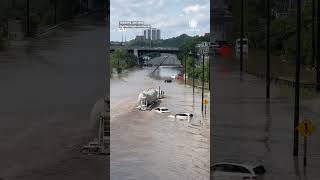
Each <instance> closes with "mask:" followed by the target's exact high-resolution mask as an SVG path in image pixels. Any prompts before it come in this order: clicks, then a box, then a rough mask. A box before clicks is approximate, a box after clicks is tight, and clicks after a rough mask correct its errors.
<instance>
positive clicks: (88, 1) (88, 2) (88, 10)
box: [87, 0, 89, 12]
mask: <svg viewBox="0 0 320 180" xmlns="http://www.w3.org/2000/svg"><path fill="white" fill-rule="evenodd" d="M87 12H89V0H87Z"/></svg>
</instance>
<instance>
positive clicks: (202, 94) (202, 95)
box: [201, 51, 204, 112]
mask: <svg viewBox="0 0 320 180" xmlns="http://www.w3.org/2000/svg"><path fill="white" fill-rule="evenodd" d="M203 99H204V52H203V51H202V92H201V111H202V112H203Z"/></svg>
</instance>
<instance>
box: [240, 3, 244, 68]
mask: <svg viewBox="0 0 320 180" xmlns="http://www.w3.org/2000/svg"><path fill="white" fill-rule="evenodd" d="M243 6H244V5H243V0H241V37H240V72H242V70H243V31H244V30H243V23H244V22H243V18H244V17H243V16H244V15H243V9H244V7H243Z"/></svg>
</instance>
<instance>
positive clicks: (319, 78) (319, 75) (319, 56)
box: [317, 1, 320, 91]
mask: <svg viewBox="0 0 320 180" xmlns="http://www.w3.org/2000/svg"><path fill="white" fill-rule="evenodd" d="M317 9H318V17H317V25H318V53H317V91H320V2H319V1H318V3H317Z"/></svg>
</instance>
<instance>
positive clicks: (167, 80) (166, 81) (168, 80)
mask: <svg viewBox="0 0 320 180" xmlns="http://www.w3.org/2000/svg"><path fill="white" fill-rule="evenodd" d="M164 82H165V83H171V82H172V80H171V79H166V80H164Z"/></svg>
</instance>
